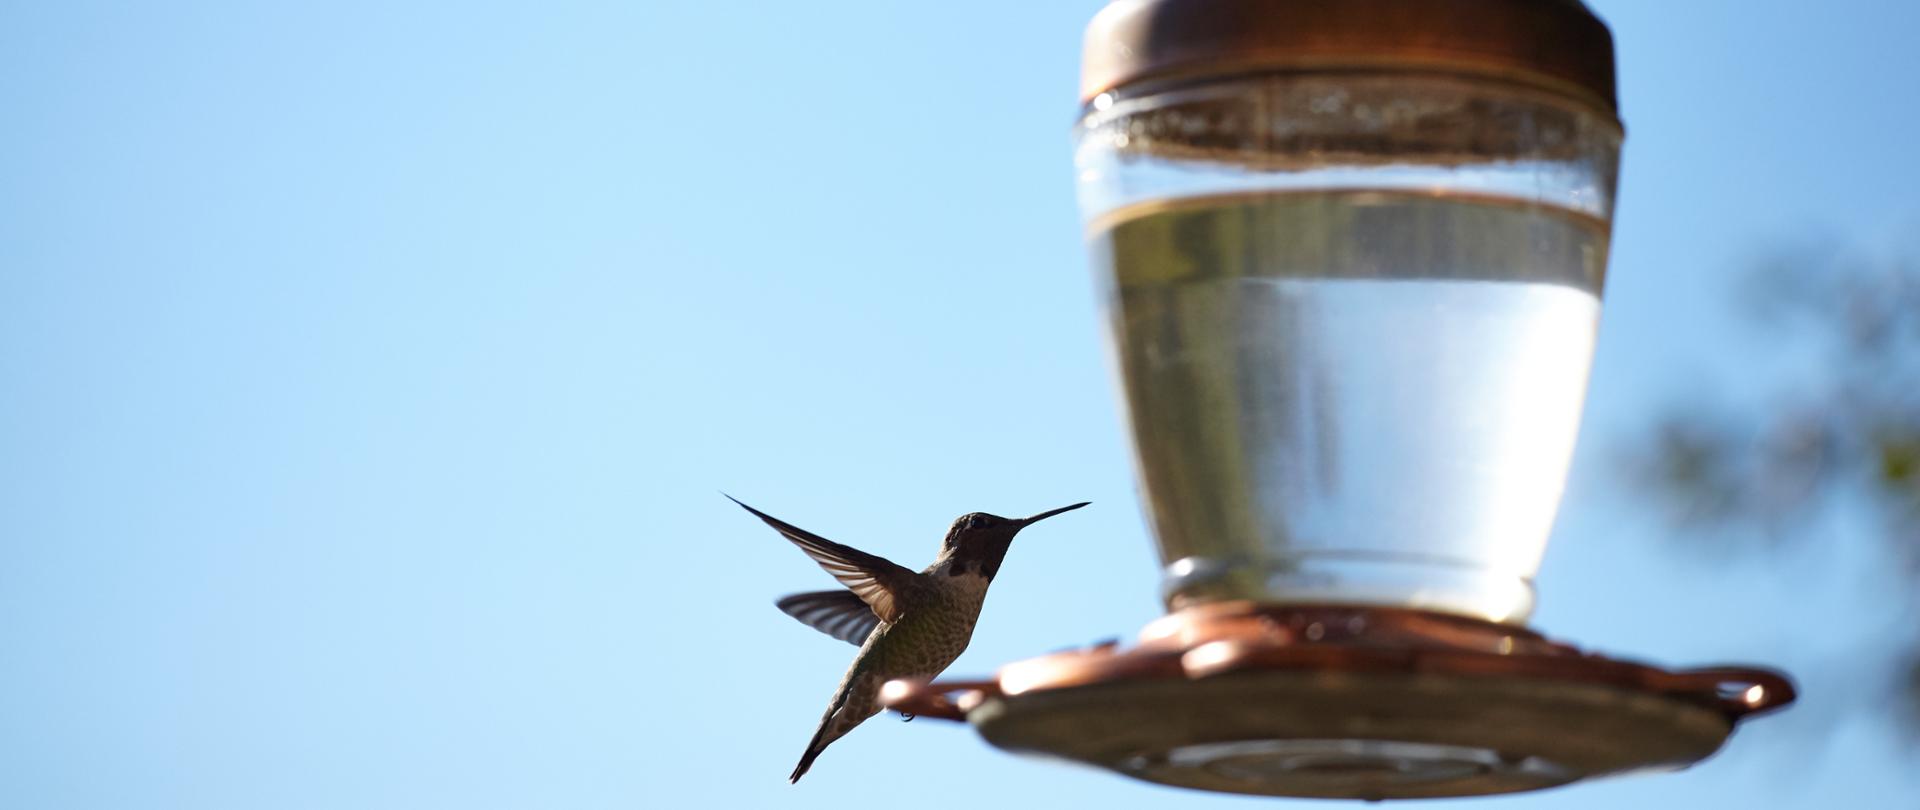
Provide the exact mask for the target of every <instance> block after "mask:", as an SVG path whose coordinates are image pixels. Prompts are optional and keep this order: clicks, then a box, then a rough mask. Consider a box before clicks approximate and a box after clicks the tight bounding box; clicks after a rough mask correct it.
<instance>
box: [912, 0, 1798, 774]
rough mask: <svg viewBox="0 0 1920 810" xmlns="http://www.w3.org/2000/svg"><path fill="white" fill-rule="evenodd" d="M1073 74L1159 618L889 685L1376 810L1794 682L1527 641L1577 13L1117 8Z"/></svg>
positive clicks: (1578, 370)
mask: <svg viewBox="0 0 1920 810" xmlns="http://www.w3.org/2000/svg"><path fill="white" fill-rule="evenodd" d="M1081 92H1082V101H1083V102H1084V104H1085V107H1084V110H1083V116H1082V118H1081V120H1080V123H1079V126H1078V127H1077V130H1076V134H1077V151H1076V164H1077V169H1078V172H1079V175H1078V177H1079V188H1080V196H1081V208H1082V211H1083V213H1084V215H1085V218H1086V230H1087V238H1088V241H1089V244H1090V246H1091V249H1092V252H1093V254H1094V262H1095V265H1096V268H1097V272H1098V275H1099V278H1100V280H1101V287H1102V292H1103V294H1104V297H1105V305H1106V312H1107V315H1108V318H1109V320H1110V326H1111V335H1112V344H1113V346H1114V356H1115V359H1116V362H1117V365H1118V367H1119V379H1120V382H1121V385H1122V388H1123V389H1124V393H1125V397H1124V400H1125V402H1126V406H1127V412H1128V418H1129V422H1130V424H1131V427H1132V431H1133V444H1134V448H1135V451H1136V459H1137V470H1138V473H1139V479H1140V482H1141V489H1142V492H1143V494H1144V496H1145V498H1146V501H1147V509H1148V513H1149V519H1150V522H1151V524H1152V528H1153V532H1154V536H1155V539H1156V542H1157V545H1158V548H1159V552H1160V558H1161V562H1162V564H1163V566H1164V569H1163V570H1164V577H1163V582H1164V587H1163V594H1162V595H1163V597H1164V599H1165V602H1166V605H1167V608H1168V610H1169V611H1170V612H1169V614H1168V615H1166V616H1164V617H1162V618H1161V619H1159V620H1157V621H1155V622H1153V623H1152V624H1150V625H1148V626H1147V628H1146V629H1145V630H1144V631H1143V632H1142V634H1141V637H1140V641H1139V643H1138V644H1137V645H1135V646H1133V647H1131V648H1129V649H1121V648H1119V647H1118V646H1117V645H1105V646H1100V647H1095V648H1092V649H1087V650H1078V651H1071V652H1065V653H1057V654H1054V655H1048V656H1044V657H1041V658H1036V659H1031V660H1027V661H1020V662H1016V663H1013V664H1010V665H1007V666H1005V667H1003V668H1002V669H1001V670H1000V672H999V674H998V676H997V677H996V678H994V679H992V680H988V681H977V682H936V683H933V684H924V683H909V682H894V683H892V684H889V686H888V689H887V691H886V692H885V699H886V700H888V702H889V703H890V705H892V706H894V707H895V708H898V709H901V710H903V711H906V712H909V713H912V714H917V715H923V716H933V717H946V718H949V719H964V720H965V721H967V722H968V723H970V724H972V725H973V726H974V727H975V728H976V729H977V730H978V731H979V733H980V734H981V735H982V736H983V737H985V738H986V739H987V740H988V741H989V742H991V743H993V744H994V745H997V746H999V747H1002V748H1006V749H1009V750H1013V751H1021V752H1031V753H1040V754H1046V755H1051V756H1055V757H1060V758H1065V759H1069V760H1076V761H1080V762H1084V763H1088V764H1092V765H1097V766H1100V767H1104V768H1109V769H1112V770H1115V771H1118V772H1120V773H1122V774H1125V775H1128V776H1133V777H1136V778H1140V779H1144V780H1148V781H1152V782H1159V783H1163V784H1168V785H1178V786H1184V787H1192V788H1199V789H1203V790H1213V791H1223V792H1232V793H1247V794H1261V795H1273V796H1301V797H1320V798H1359V799H1392V798H1425V797H1440V796H1466V795H1480V794H1493V793H1507V792H1515V791H1524V790H1534V789H1540V788H1547V787H1553V786H1557V785H1564V784H1568V783H1571V782H1576V781H1579V780H1582V779H1587V778H1592V777H1597V776H1603V775H1610V774H1618V773H1623V772H1629V771H1636V770H1643V769H1653V768H1678V767H1685V766H1687V765H1689V764H1692V763H1694V762H1697V761H1699V760H1701V759H1704V758H1706V757H1707V756H1710V755H1711V754H1713V752H1714V751H1716V750H1718V749H1719V747H1720V746H1721V744H1722V743H1723V742H1724V741H1725V740H1726V738H1727V736H1728V735H1729V734H1730V733H1731V732H1732V730H1733V727H1734V725H1735V724H1736V723H1737V722H1738V721H1740V720H1741V719H1743V718H1746V717H1750V716H1753V715H1755V714H1759V713H1761V712H1765V711H1769V710H1772V709H1777V708H1780V707H1782V706H1784V705H1786V704H1787V703H1789V702H1791V701H1792V700H1793V688H1792V685H1791V683H1790V682H1789V681H1787V679H1786V678H1785V677H1783V676H1781V675H1780V674H1777V673H1775V672H1771V671H1768V670H1764V669H1756V668H1746V667H1716V668H1710V669H1695V670H1686V671H1679V672H1671V671H1665V670H1662V669H1659V668H1655V667H1651V666H1647V665H1643V664H1638V663H1633V662H1629V661H1620V660H1613V659H1608V658H1604V657H1600V656H1597V655H1591V654H1586V653H1582V652H1581V651H1579V650H1578V649H1576V648H1574V647H1572V646H1569V645H1566V644H1562V643H1557V642H1554V641H1551V640H1549V639H1547V638H1545V637H1543V636H1541V635H1540V634H1538V633H1536V632H1534V631H1533V630H1530V629H1528V628H1527V626H1526V624H1525V623H1526V620H1527V617H1528V616H1529V615H1530V614H1531V612H1532V610H1533V605H1534V598H1535V594H1534V588H1533V584H1532V581H1533V576H1534V574H1535V572H1536V571H1537V569H1538V567H1539V563H1540V558H1541V555H1542V554H1543V553H1544V551H1545V549H1546V543H1547V535H1548V533H1549V530H1550V529H1551V526H1552V523H1553V518H1554V514H1555V512H1556V510H1557V509H1558V507H1559V501H1560V495H1561V490H1562V488H1563V486H1564V484H1565V480H1566V475H1567V468H1568V464H1569V462H1570V460H1571V457H1572V453H1573V445H1574V436H1575V434H1576V433H1577V430H1578V426H1579V421H1580V409H1581V405H1582V401H1583V399H1584V397H1585V392H1586V385H1587V376H1588V370H1589V366H1590V364H1591V359H1592V354H1593V341H1594V333H1595V330H1596V328H1597V326H1598V322H1599V315H1600V296H1601V291H1602V287H1603V281H1604V278H1605V273H1606V259H1607V247H1608V240H1609V237H1610V230H1611V220H1612V215H1613V201H1614V187H1615V178H1616V175H1617V168H1618V162H1619V150H1620V143H1621V139H1622V129H1621V125H1620V122H1619V117H1618V113H1617V105H1616V101H1615V94H1614V65H1613V41H1612V37H1611V35H1610V34H1609V32H1608V31H1607V28H1606V26H1605V24H1603V23H1602V22H1601V21H1600V20H1599V19H1598V18H1596V17H1595V16H1594V15H1593V14H1592V13H1591V12H1590V11H1588V10H1587V8H1586V7H1585V6H1584V5H1582V4H1581V3H1580V2H1579V0H1445V2H1440V1H1439V0H1339V1H1338V2H1330V1H1328V0H1118V1H1117V2H1114V3H1113V4H1111V5H1109V6H1108V7H1107V8H1106V9H1104V10H1103V11H1101V12H1100V13H1099V15H1098V16H1096V17H1095V18H1094V20H1093V23H1092V25H1091V26H1090V27H1089V29H1088V31H1087V38H1086V52H1085V62H1084V70H1083V76H1082V87H1081Z"/></svg>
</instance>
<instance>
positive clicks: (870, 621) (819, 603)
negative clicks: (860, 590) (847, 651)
mask: <svg viewBox="0 0 1920 810" xmlns="http://www.w3.org/2000/svg"><path fill="white" fill-rule="evenodd" d="M774 604H775V605H777V606H778V607H779V608H780V609H781V610H782V611H785V612H786V614H787V615H788V616H792V617H794V618H796V619H799V620H800V623H801V624H804V625H806V626H808V627H811V628H813V629H815V630H818V631H820V632H822V633H826V634H827V635H829V636H833V637H834V638H837V639H840V640H841V641H844V642H846V643H848V644H852V645H854V646H856V647H858V646H860V645H861V644H864V643H866V640H867V636H868V635H869V634H871V633H873V628H875V627H879V626H880V617H879V616H876V615H874V613H873V608H871V607H868V606H867V603H866V602H864V601H862V600H861V599H860V595H859V594H856V593H854V592H853V591H846V590H839V591H813V592H811V593H796V594H794V595H792V596H783V597H781V598H780V601H778V602H775V603H774Z"/></svg>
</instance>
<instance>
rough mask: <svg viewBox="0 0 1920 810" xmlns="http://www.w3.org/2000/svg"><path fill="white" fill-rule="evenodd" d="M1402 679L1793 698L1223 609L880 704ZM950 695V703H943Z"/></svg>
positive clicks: (1757, 684)
mask: <svg viewBox="0 0 1920 810" xmlns="http://www.w3.org/2000/svg"><path fill="white" fill-rule="evenodd" d="M1262 671H1265V672H1281V671H1309V672H1318V673H1375V674H1391V673H1408V674H1415V673H1420V674H1449V675H1465V676H1482V677H1488V678H1525V679H1535V680H1542V681H1554V682H1571V683H1591V684H1600V685H1606V686H1611V687H1614V688H1618V689H1622V690H1628V691H1632V692H1636V693H1642V694H1646V695H1651V696H1655V697H1659V698H1663V699H1668V700H1675V701H1681V702H1685V703H1688V704H1692V705H1697V706H1701V707H1703V708H1709V709H1713V710H1715V711H1717V712H1719V713H1721V714H1723V715H1724V716H1725V717H1726V719H1727V720H1728V722H1730V723H1731V722H1735V721H1738V720H1740V719H1742V718H1745V717H1748V716H1752V715H1756V714H1763V713H1765V712H1770V711H1774V710H1776V709H1779V708H1782V707H1784V706H1786V705H1787V704H1790V703H1792V702H1793V701H1794V698H1795V692H1794V688H1793V684H1792V682H1791V681H1789V680H1787V679H1786V677H1784V676H1783V675H1781V674H1780V673H1778V672H1774V671H1772V670H1767V669H1760V668H1754V667H1736V666H1716V667H1706V668H1700V669H1690V670H1681V671H1677V672H1670V671H1667V670H1663V669H1660V668H1658V667H1653V666H1650V665H1646V664H1640V663H1635V662H1631V661H1619V660H1615V659H1611V658H1606V657H1604V656H1599V655H1592V654H1587V653H1582V652H1580V651H1579V650H1578V649H1577V648H1575V647H1572V646H1570V645H1567V644H1563V643H1559V642H1555V641H1551V640H1549V639H1547V638H1546V637H1544V636H1542V635H1540V634H1539V633H1536V632H1533V631H1531V630H1528V629H1525V628H1521V627H1514V626H1511V625H1505V624H1500V623H1497V622H1489V621H1482V620H1479V619H1471V618H1466V617H1461V616H1453V615H1448V614H1442V613H1432V612H1427V611H1418V610H1404V609H1395V608H1376V607H1359V606H1334V605H1329V606H1298V605H1294V606H1272V605H1258V604H1254V603H1251V602H1228V603H1216V604H1210V605H1203V606H1199V607H1194V608H1189V609H1187V610H1182V611H1180V612H1178V613H1174V614H1172V615H1169V616H1165V617H1162V618H1161V619H1159V620H1158V621H1155V622H1154V623H1152V624H1149V625H1148V626H1147V627H1146V629H1145V630H1143V631H1142V633H1141V641H1140V644H1139V646H1137V647H1134V648H1133V649H1131V650H1126V651H1121V650H1119V649H1118V648H1117V647H1116V646H1115V645H1103V646H1098V647H1093V648H1090V649H1086V650H1074V651H1068V652H1061V653H1055V654H1052V655H1047V656H1042V657H1039V658H1033V659H1028V660H1026V661H1019V662H1015V663H1013V664H1009V665H1007V666H1005V667H1003V668H1001V670H1000V675H999V677H998V678H996V679H994V680H991V681H956V682H941V683H934V684H931V685H929V684H924V683H912V682H904V681H896V682H894V684H890V685H889V688H888V691H887V692H885V693H884V694H883V695H882V700H883V701H884V702H885V703H886V704H887V705H888V706H889V707H890V708H894V709H897V710H899V711H902V712H906V713H908V714H914V715H922V716H927V717H938V718H941V719H947V720H963V719H965V717H966V712H967V711H968V710H970V709H971V708H972V707H973V706H977V705H979V704H980V702H981V701H982V700H984V699H986V698H989V697H1006V696H1015V695H1022V694H1027V693H1031V692H1037V691H1045V690H1051V689H1067V688H1073V687H1079V686H1090V685H1097V684H1105V683H1116V682H1125V681H1139V680H1156V679H1201V678H1211V677H1217V676H1222V675H1229V674H1236V673H1247V672H1262ZM953 694H959V695H960V697H958V698H950V697H948V696H949V695H953Z"/></svg>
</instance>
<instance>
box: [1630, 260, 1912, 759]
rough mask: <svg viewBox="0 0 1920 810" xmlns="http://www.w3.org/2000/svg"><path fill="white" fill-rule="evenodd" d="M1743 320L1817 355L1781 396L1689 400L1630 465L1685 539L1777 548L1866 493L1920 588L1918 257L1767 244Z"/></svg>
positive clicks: (1904, 570)
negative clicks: (1758, 400)
mask: <svg viewBox="0 0 1920 810" xmlns="http://www.w3.org/2000/svg"><path fill="white" fill-rule="evenodd" d="M1733 300H1734V301H1735V305H1736V306H1738V307H1739V309H1740V312H1739V314H1740V315H1741V316H1742V317H1743V320H1745V321H1747V322H1748V323H1749V324H1751V325H1752V326H1754V327H1757V328H1759V329H1760V330H1762V331H1764V332H1766V333H1768V334H1769V336H1771V337H1773V338H1775V339H1776V340H1777V341H1779V342H1780V343H1782V344H1786V343H1789V342H1791V343H1792V344H1793V348H1794V349H1796V350H1800V351H1809V352H1810V357H1809V363H1808V367H1807V368H1805V369H1801V370H1798V371H1797V372H1796V373H1794V374H1792V375H1791V376H1790V377H1789V378H1788V379H1787V380H1786V383H1787V384H1786V385H1785V386H1784V387H1783V390H1782V391H1781V392H1780V393H1779V394H1778V395H1777V396H1776V397H1775V398H1774V399H1773V401H1772V402H1770V403H1769V404H1766V405H1763V406H1757V407H1749V408H1738V409H1728V408H1716V407H1711V406H1701V405H1687V406H1680V407H1675V408H1671V409H1669V410H1668V411H1667V412H1666V413H1663V414H1660V415H1659V416H1658V417H1657V418H1656V419H1655V420H1654V422H1653V424H1652V425H1651V426H1650V427H1649V429H1648V430H1647V432H1646V433H1645V434H1643V435H1642V436H1640V437H1639V438H1638V439H1637V440H1636V441H1635V442H1633V443H1632V447H1631V450H1630V452H1629V453H1628V454H1627V456H1626V459H1627V460H1626V463H1625V464H1624V469H1623V471H1622V472H1623V473H1625V476H1624V477H1625V479H1626V481H1627V482H1628V486H1629V488H1630V489H1631V490H1632V491H1633V492H1634V493H1635V494H1636V495H1638V496H1639V497H1641V498H1643V499H1645V500H1647V501H1648V502H1650V503H1653V504H1656V505H1658V506H1659V508H1660V509H1661V510H1662V512H1663V513H1664V514H1665V515H1666V516H1667V517H1668V518H1669V520H1670V522H1671V524H1672V525H1673V526H1674V528H1675V529H1676V530H1677V531H1676V534H1675V537H1676V539H1679V540H1684V541H1688V542H1711V543H1714V544H1715V548H1716V549H1717V550H1728V551H1752V552H1766V551H1774V550H1780V549H1782V548H1783V546H1784V545H1786V544H1795V543H1805V542H1808V541H1810V540H1811V539H1812V538H1813V537H1815V536H1817V535H1818V533H1817V532H1814V531H1809V530H1808V529H1809V527H1810V526H1811V523H1812V521H1813V520H1814V519H1816V518H1818V517H1820V516H1822V515H1825V514H1829V513H1830V511H1831V510H1834V509H1839V508H1849V507H1851V506H1852V505H1854V504H1861V503H1864V504H1867V505H1868V508H1869V509H1870V510H1871V511H1872V512H1873V515H1872V516H1871V517H1872V520H1871V525H1872V526H1873V527H1874V534H1875V535H1876V537H1877V538H1878V540H1879V541H1880V542H1883V543H1884V549H1883V552H1884V554H1885V555H1886V557H1887V559H1889V560H1890V561H1897V564H1896V565H1894V566H1893V570H1894V571H1895V572H1896V574H1897V575H1898V576H1899V577H1901V578H1903V579H1904V580H1905V582H1906V583H1907V584H1908V585H1909V586H1911V587H1910V588H1909V590H1907V592H1906V593H1907V595H1908V597H1909V598H1908V599H1907V602H1908V604H1905V605H1900V606H1897V607H1896V609H1904V610H1907V611H1909V612H1912V611H1914V609H1915V607H1916V600H1914V599H1912V598H1911V595H1912V594H1913V593H1915V592H1916V590H1915V589H1920V262H1916V260H1915V259H1914V258H1912V257H1905V258H1896V259H1891V260H1871V259H1866V258H1863V257H1861V256H1859V255H1857V254H1856V253H1854V252H1851V251H1848V250H1845V249H1842V248H1840V247H1839V246H1837V245H1835V244H1832V243H1809V244H1806V245H1802V246H1799V247H1793V248H1786V249H1782V250H1778V251H1775V252H1773V253H1771V254H1769V255H1768V256H1767V257H1766V258H1765V259H1764V260H1762V261H1759V262H1757V263H1756V264H1755V265H1754V267H1753V268H1752V269H1751V270H1750V271H1749V272H1747V273H1745V274H1743V276H1742V277H1741V279H1740V287H1739V294H1738V295H1736V296H1734V297H1733ZM1888 641H1889V642H1891V643H1892V644H1894V645H1899V646H1896V648H1895V651H1894V652H1893V653H1891V654H1890V655H1888V656H1887V658H1886V659H1885V661H1884V662H1876V663H1884V665H1885V666H1888V667H1891V668H1894V671H1893V672H1892V673H1891V674H1892V675H1893V677H1892V678H1891V679H1890V681H1891V682H1892V683H1893V684H1895V686H1896V688H1897V689H1898V691H1899V693H1900V694H1897V695H1893V696H1891V697H1893V698H1894V699H1895V701H1896V702H1897V703H1898V704H1899V705H1900V706H1901V707H1902V712H1901V714H1900V715H1899V720H1900V725H1901V726H1902V727H1903V728H1904V729H1905V730H1906V731H1908V732H1910V733H1911V734H1912V735H1913V738H1914V739H1920V632H1910V633H1909V636H1908V637H1907V638H1904V639H1889V640H1888Z"/></svg>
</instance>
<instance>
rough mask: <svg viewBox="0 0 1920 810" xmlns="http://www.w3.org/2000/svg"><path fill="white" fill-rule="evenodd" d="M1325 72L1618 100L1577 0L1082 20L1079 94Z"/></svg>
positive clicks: (1325, 3)
mask: <svg viewBox="0 0 1920 810" xmlns="http://www.w3.org/2000/svg"><path fill="white" fill-rule="evenodd" d="M1329 69H1392V70H1408V69H1429V70H1440V71H1450V72H1462V73H1473V74H1482V75H1490V76H1496V77H1501V78H1506V79H1510V80H1514V81H1520V82H1524V83H1528V84H1534V85H1539V86H1542V87H1546V88H1549V89H1553V90H1556V91H1559V92H1562V93H1565V94H1568V95H1573V96H1577V97H1580V98H1582V99H1585V100H1587V101H1589V102H1590V103H1592V104H1594V105H1596V106H1598V107H1599V108H1601V109H1603V110H1605V111H1607V112H1609V113H1612V112H1614V111H1615V110H1616V109H1617V108H1618V104H1617V102H1616V99H1615V93H1614V68H1613V36H1612V34H1610V33H1609V32H1608V31H1607V27H1606V25H1605V24H1604V23H1602V22H1601V21H1600V19H1599V18H1597V17H1595V16H1594V15H1593V13H1592V12H1590V11H1588V10H1587V8H1586V6H1584V5H1582V4H1581V3H1580V2H1579V0H1446V2H1436V1H1435V0H1337V2H1336V1H1334V0H1117V2H1114V3H1112V4H1111V5H1109V6H1107V7H1106V8H1105V9H1103V10H1102V11H1101V12H1100V13H1099V14H1098V15H1096V16H1095V17H1094V19H1093V22H1092V23H1091V24H1090V25H1088V27H1087V35H1086V49H1085V59H1084V62H1083V63H1082V69H1081V86H1080V93H1081V100H1082V101H1083V102H1087V101H1091V100H1092V99H1093V98H1094V97H1095V96H1098V95H1100V94H1101V93H1105V92H1108V91H1111V90H1114V89H1116V88H1121V87H1125V86H1127V85H1135V84H1142V83H1148V82H1163V81H1181V80H1189V79H1196V78H1201V77H1207V76H1230V75H1234V74H1246V73H1256V72H1265V71H1284V70H1329Z"/></svg>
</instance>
